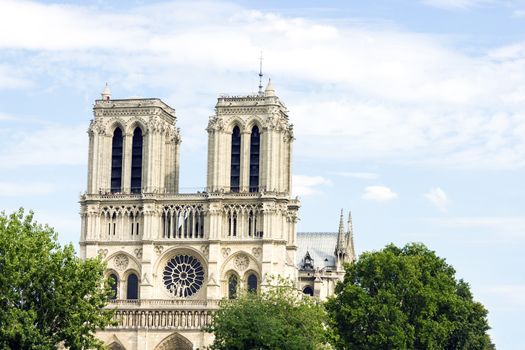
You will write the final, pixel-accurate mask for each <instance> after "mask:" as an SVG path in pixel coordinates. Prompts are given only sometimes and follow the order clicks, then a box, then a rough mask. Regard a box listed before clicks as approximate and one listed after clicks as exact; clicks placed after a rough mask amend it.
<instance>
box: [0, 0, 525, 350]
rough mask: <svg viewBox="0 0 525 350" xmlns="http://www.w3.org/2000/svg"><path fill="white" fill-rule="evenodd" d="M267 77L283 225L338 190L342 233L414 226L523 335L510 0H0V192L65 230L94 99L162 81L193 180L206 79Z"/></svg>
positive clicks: (404, 232)
mask: <svg viewBox="0 0 525 350" xmlns="http://www.w3.org/2000/svg"><path fill="white" fill-rule="evenodd" d="M261 50H262V51H264V71H265V78H267V77H268V76H270V77H271V78H272V82H273V85H274V87H275V89H276V91H277V94H278V95H279V96H280V97H281V99H282V100H283V101H284V102H285V104H286V105H287V106H288V108H289V110H290V115H291V120H292V122H293V123H294V125H295V135H296V142H295V148H294V164H293V167H294V168H293V172H294V175H295V177H294V191H295V193H296V194H298V195H299V196H300V198H301V200H302V208H301V221H300V222H299V231H335V230H336V229H337V226H338V215H339V209H340V208H341V207H343V208H345V210H352V214H353V218H354V228H355V243H356V249H357V251H358V252H362V251H365V250H374V249H381V248H382V247H384V246H385V245H386V244H388V243H389V242H394V243H396V244H399V245H403V244H405V243H407V242H411V241H418V242H423V243H425V244H427V245H428V246H429V247H430V248H432V249H434V250H436V251H437V253H438V255H440V256H442V257H444V258H446V259H447V261H448V262H450V263H451V264H452V265H453V266H454V267H455V268H456V270H457V273H458V277H461V278H464V279H465V280H466V281H468V282H470V284H471V286H472V290H473V292H474V295H475V297H476V298H477V299H478V300H480V301H481V302H483V303H484V304H485V305H486V306H487V308H488V309H489V312H490V314H489V320H490V324H491V326H492V328H493V329H492V330H491V334H492V337H493V340H494V341H495V343H496V345H497V347H498V349H523V348H525V340H524V339H523V337H522V336H521V331H522V325H523V322H524V321H525V319H524V318H525V317H524V316H523V315H524V314H525V274H524V273H523V271H522V270H521V268H522V267H523V266H525V257H524V254H523V249H524V248H525V215H524V209H525V199H524V198H525V188H524V186H523V178H524V175H525V172H524V166H525V1H512V0H506V1H505V0H504V1H496V0H494V1H491V0H421V1H417V0H412V1H401V0H389V1H386V0H385V1H373V2H371V1H357V0H354V1H288V2H283V1H264V2H260V1H246V2H234V1H232V2H227V1H214V2H158V3H154V2H149V1H148V2H146V1H136V2H130V1H111V2H110V1H107V2H106V1H95V2H78V3H75V2H67V4H60V3H56V2H25V1H16V2H12V1H3V0H0V208H2V209H5V210H7V211H12V210H14V209H16V208H18V207H20V206H23V207H25V208H32V209H34V210H35V211H36V213H37V217H38V218H39V220H40V221H42V222H47V223H49V224H50V225H51V226H53V227H55V228H56V229H57V230H58V232H59V237H60V240H61V241H62V242H74V243H75V244H77V242H78V234H79V233H78V232H79V226H80V225H79V222H80V220H79V216H78V211H79V206H78V203H77V202H78V199H79V198H78V196H79V194H80V193H81V192H82V191H84V190H85V184H86V161H87V134H86V129H87V126H88V124H89V120H90V119H91V108H92V105H93V100H94V99H96V98H99V96H100V95H99V93H100V91H101V90H102V88H103V86H104V83H105V82H109V83H110V86H111V89H112V92H113V96H114V97H115V98H126V97H131V96H143V97H159V98H161V99H163V100H164V101H165V102H167V103H168V104H169V105H171V106H172V107H174V108H176V110H177V115H178V126H179V127H180V128H181V130H182V137H183V144H182V151H181V152H182V153H181V187H182V190H183V191H195V190H196V189H200V188H202V187H204V186H205V179H206V177H205V174H206V168H205V166H206V143H207V134H206V132H205V130H204V129H205V127H206V124H207V119H208V117H209V116H210V115H212V114H213V106H214V104H215V101H216V97H217V96H218V95H219V94H221V93H229V94H247V93H251V92H254V91H256V89H257V85H258V81H257V79H258V77H257V69H258V61H257V60H258V57H259V52H260V51H261Z"/></svg>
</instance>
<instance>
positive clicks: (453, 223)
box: [430, 216, 525, 238]
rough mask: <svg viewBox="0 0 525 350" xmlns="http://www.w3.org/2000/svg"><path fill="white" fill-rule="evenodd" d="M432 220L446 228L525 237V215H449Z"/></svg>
mask: <svg viewBox="0 0 525 350" xmlns="http://www.w3.org/2000/svg"><path fill="white" fill-rule="evenodd" d="M430 220H431V221H432V222H433V223H434V224H437V225H440V226H442V227H445V228H455V229H461V230H476V232H479V230H483V231H487V232H490V233H493V234H495V235H497V236H508V237H514V238H525V217H516V216H493V217H490V216H486V217H449V218H439V219H430Z"/></svg>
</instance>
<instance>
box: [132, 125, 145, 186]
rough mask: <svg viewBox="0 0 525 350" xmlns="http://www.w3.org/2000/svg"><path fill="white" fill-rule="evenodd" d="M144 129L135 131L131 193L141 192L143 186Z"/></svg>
mask: <svg viewBox="0 0 525 350" xmlns="http://www.w3.org/2000/svg"><path fill="white" fill-rule="evenodd" d="M142 144H143V142H142V129H141V128H139V127H137V128H135V131H134V132H133V142H132V148H131V193H140V190H141V188H142Z"/></svg>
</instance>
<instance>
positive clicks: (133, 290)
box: [126, 273, 139, 300]
mask: <svg viewBox="0 0 525 350" xmlns="http://www.w3.org/2000/svg"><path fill="white" fill-rule="evenodd" d="M138 298H139V278H138V277H137V275H135V274H134V273H132V274H130V275H129V276H128V285H127V288H126V299H133V300H135V299H138Z"/></svg>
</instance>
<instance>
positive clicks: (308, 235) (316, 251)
mask: <svg viewBox="0 0 525 350" xmlns="http://www.w3.org/2000/svg"><path fill="white" fill-rule="evenodd" d="M336 244H337V232H297V246H298V248H297V257H296V260H297V261H296V262H295V263H296V265H297V266H298V267H301V263H302V260H303V258H304V256H305V255H306V251H308V252H309V253H310V256H311V257H312V259H314V266H315V267H316V268H317V267H319V268H321V269H322V268H324V267H327V266H335V255H334V251H335V245H336ZM325 259H326V260H325Z"/></svg>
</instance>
